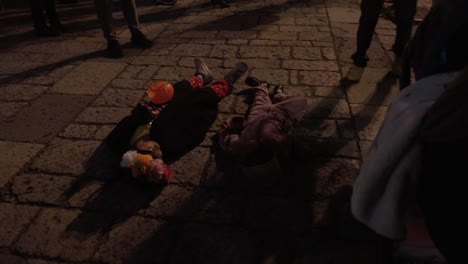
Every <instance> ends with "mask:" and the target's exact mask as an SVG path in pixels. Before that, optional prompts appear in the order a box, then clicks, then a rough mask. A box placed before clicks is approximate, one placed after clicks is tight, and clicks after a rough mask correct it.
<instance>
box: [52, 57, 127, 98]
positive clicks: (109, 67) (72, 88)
mask: <svg viewBox="0 0 468 264" xmlns="http://www.w3.org/2000/svg"><path fill="white" fill-rule="evenodd" d="M125 67H126V65H125V64H123V63H104V62H101V63H98V62H84V63H82V64H80V65H79V66H78V67H76V68H75V69H74V70H73V71H72V72H70V73H69V74H68V75H67V76H65V77H64V78H63V79H61V80H60V81H59V82H57V83H56V84H55V85H54V86H53V87H52V89H51V90H50V91H51V92H55V93H65V94H89V95H95V94H98V93H100V92H101V90H102V89H103V88H104V87H105V86H106V85H107V84H108V83H109V82H110V81H111V80H112V79H114V78H115V77H116V76H117V75H118V74H119V73H120V72H121V71H122V70H123V69H124V68H125Z"/></svg>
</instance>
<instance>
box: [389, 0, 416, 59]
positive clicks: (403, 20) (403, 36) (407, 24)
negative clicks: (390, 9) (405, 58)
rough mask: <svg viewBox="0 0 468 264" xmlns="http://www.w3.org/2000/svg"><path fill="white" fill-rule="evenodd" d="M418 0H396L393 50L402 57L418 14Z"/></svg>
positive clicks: (397, 55)
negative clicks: (415, 16)
mask: <svg viewBox="0 0 468 264" xmlns="http://www.w3.org/2000/svg"><path fill="white" fill-rule="evenodd" d="M416 4H417V0H395V17H396V24H397V28H396V34H397V35H396V38H395V43H394V44H393V48H392V49H393V52H394V53H395V56H396V57H401V55H402V54H403V51H404V50H405V47H406V44H407V43H408V41H409V40H410V38H411V32H412V29H413V19H414V15H415V14H416Z"/></svg>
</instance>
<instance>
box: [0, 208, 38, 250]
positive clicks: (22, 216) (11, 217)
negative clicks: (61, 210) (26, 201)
mask: <svg viewBox="0 0 468 264" xmlns="http://www.w3.org/2000/svg"><path fill="white" fill-rule="evenodd" d="M39 210H40V207H37V206H29V205H16V204H9V203H0V223H1V225H2V232H0V247H8V246H10V245H11V244H12V243H13V242H15V241H16V239H17V238H18V237H19V236H20V235H21V234H22V232H24V230H25V229H26V228H27V227H28V225H29V224H30V222H31V221H32V219H33V218H34V217H35V216H36V214H37V213H38V212H39Z"/></svg>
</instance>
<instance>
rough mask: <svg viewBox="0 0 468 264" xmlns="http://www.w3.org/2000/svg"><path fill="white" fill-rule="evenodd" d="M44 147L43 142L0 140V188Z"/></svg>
mask: <svg viewBox="0 0 468 264" xmlns="http://www.w3.org/2000/svg"><path fill="white" fill-rule="evenodd" d="M43 147H44V145H41V144H31V143H20V142H8V141H0V189H2V188H3V187H4V186H5V184H7V183H8V182H9V181H10V179H11V178H12V177H13V175H15V174H16V173H17V172H18V171H20V170H21V169H22V168H23V166H24V165H25V164H26V163H27V162H29V161H30V159H31V158H32V157H34V156H35V155H36V154H37V153H38V152H39V151H40V150H41V149H42V148H43Z"/></svg>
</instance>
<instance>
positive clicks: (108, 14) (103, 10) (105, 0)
mask: <svg viewBox="0 0 468 264" xmlns="http://www.w3.org/2000/svg"><path fill="white" fill-rule="evenodd" d="M119 2H120V8H121V9H122V12H123V14H124V16H125V19H126V20H127V24H128V29H130V32H131V33H132V34H133V33H134V32H136V31H139V30H140V23H139V21H138V14H137V11H136V6H135V0H120V1H119ZM94 4H95V5H96V11H97V16H98V19H99V22H100V23H101V27H102V31H103V34H104V37H105V38H106V39H107V40H108V41H109V40H113V39H116V38H117V36H116V34H115V33H114V32H113V30H112V0H94Z"/></svg>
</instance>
